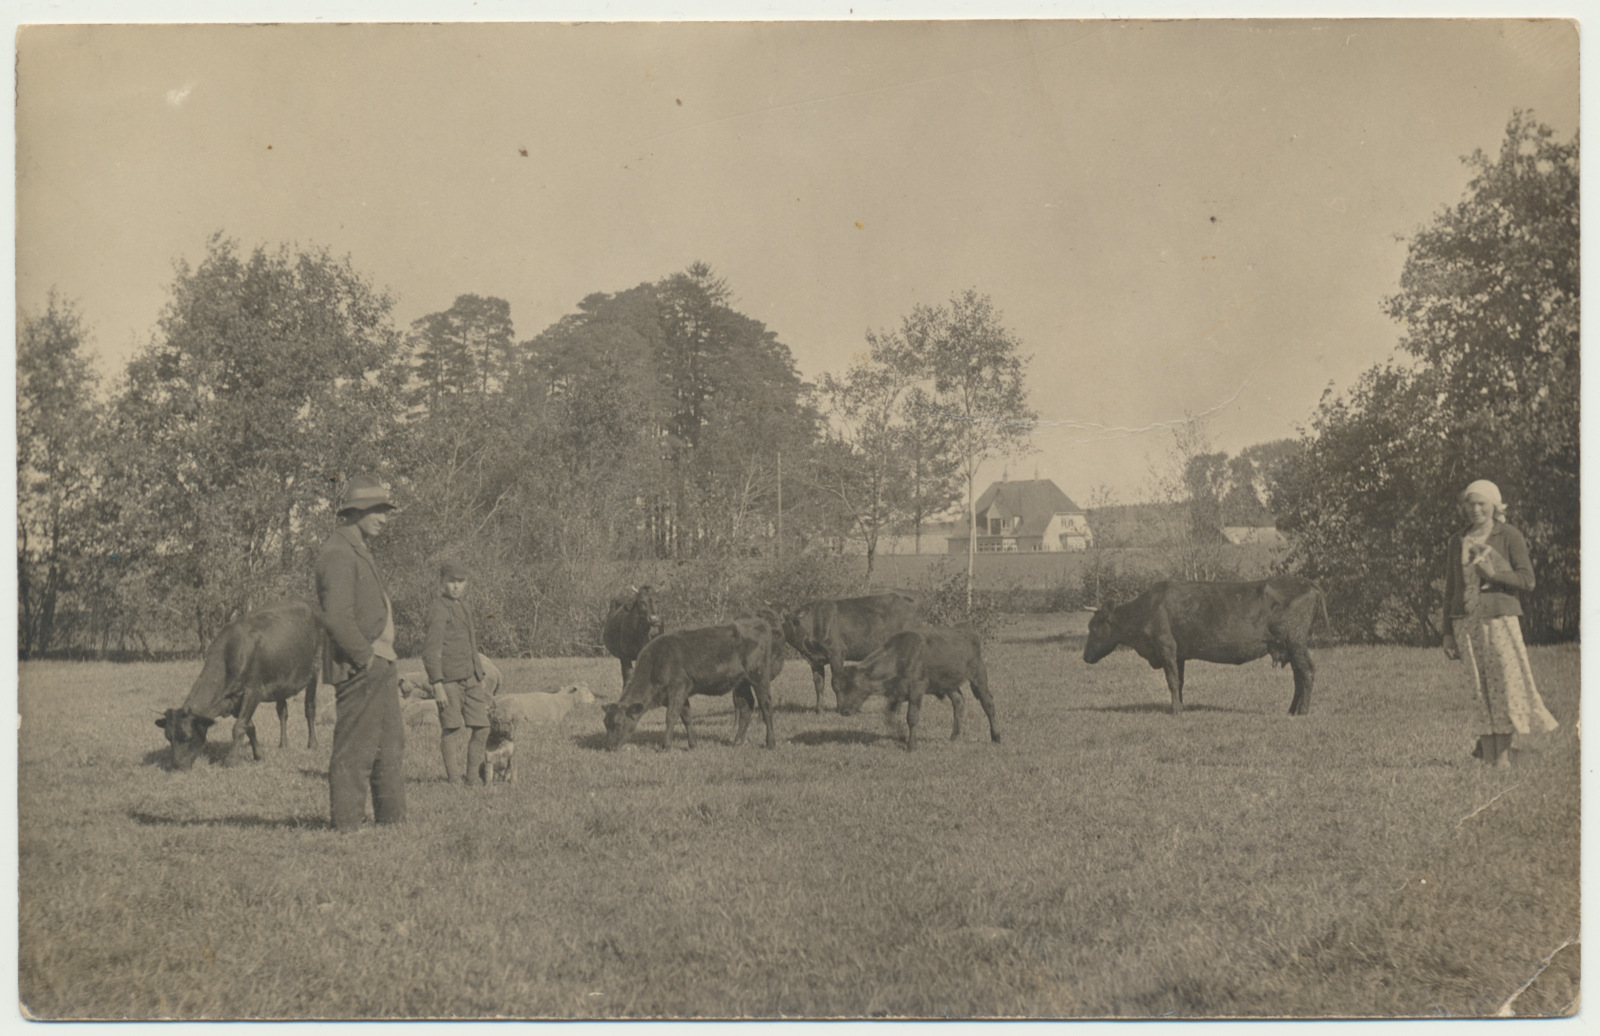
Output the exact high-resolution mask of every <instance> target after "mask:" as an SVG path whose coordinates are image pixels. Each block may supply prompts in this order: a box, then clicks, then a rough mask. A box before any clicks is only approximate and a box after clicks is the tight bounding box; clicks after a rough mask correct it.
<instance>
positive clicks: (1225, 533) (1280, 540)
mask: <svg viewBox="0 0 1600 1036" xmlns="http://www.w3.org/2000/svg"><path fill="white" fill-rule="evenodd" d="M1222 538H1223V539H1225V540H1227V541H1228V542H1229V543H1231V544H1233V545H1234V546H1236V547H1241V546H1245V545H1247V544H1259V545H1262V546H1266V547H1283V546H1287V545H1288V543H1289V539H1288V537H1286V536H1284V534H1283V533H1281V532H1279V531H1278V530H1277V529H1275V528H1273V527H1272V526H1270V525H1224V526H1223V527H1222Z"/></svg>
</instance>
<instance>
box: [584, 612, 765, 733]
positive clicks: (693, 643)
mask: <svg viewBox="0 0 1600 1036" xmlns="http://www.w3.org/2000/svg"><path fill="white" fill-rule="evenodd" d="M782 667H783V633H782V631H781V629H780V628H779V622H778V617H777V615H775V614H773V613H772V612H764V613H762V614H758V615H753V616H743V617H741V618H738V619H735V620H734V621H733V624H732V625H729V626H706V627H702V628H700V629H688V630H674V631H673V632H671V633H663V634H662V635H661V636H659V637H656V638H655V639H654V640H652V641H650V643H648V644H646V645H645V647H644V650H643V651H641V652H640V653H639V660H638V665H636V666H635V667H634V670H633V675H632V676H631V677H629V679H628V683H627V686H626V687H624V688H623V690H622V698H621V700H619V701H617V702H615V703H614V704H610V705H607V706H606V707H605V718H606V740H605V744H606V747H607V748H609V749H614V748H617V747H618V746H620V745H621V744H622V743H623V742H624V741H626V740H627V738H628V735H629V734H631V733H633V728H634V727H635V726H636V725H637V724H638V722H639V717H640V716H641V715H643V714H644V713H645V712H646V711H648V710H650V709H653V708H657V707H658V706H662V705H665V706H666V708H667V733H666V739H665V741H664V743H663V746H662V747H663V748H671V747H672V725H673V722H674V720H676V719H682V720H683V732H684V735H685V736H686V737H687V738H688V739H689V747H690V748H693V747H694V726H693V725H692V724H691V722H690V720H689V698H690V696H691V695H695V694H710V695H721V694H729V693H731V694H732V695H733V709H734V715H735V718H736V721H737V727H736V729H735V731H734V736H733V743H734V744H736V745H737V744H742V743H743V741H744V735H745V730H746V729H747V728H748V727H749V726H750V713H751V710H752V707H755V706H759V707H760V709H761V719H762V721H763V722H764V723H766V725H767V747H768V748H773V747H776V745H777V736H776V734H775V732H774V730H773V725H772V695H771V693H770V690H769V688H770V686H771V683H772V679H773V677H775V676H776V675H777V674H778V672H779V670H780V669H782Z"/></svg>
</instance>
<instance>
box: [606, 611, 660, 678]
mask: <svg viewBox="0 0 1600 1036" xmlns="http://www.w3.org/2000/svg"><path fill="white" fill-rule="evenodd" d="M661 631H662V625H661V616H659V615H657V614H656V596H655V591H654V590H652V589H651V588H650V587H648V586H640V587H634V588H633V596H632V597H629V596H627V595H625V594H624V595H622V596H620V597H613V598H612V599H611V608H610V610H609V611H608V612H607V613H606V624H605V629H604V630H603V631H602V633H601V639H602V640H604V641H605V645H606V650H607V651H609V652H611V653H612V654H613V655H615V656H617V658H619V659H620V660H621V661H622V684H623V686H624V687H626V686H627V684H628V674H629V673H631V672H632V671H633V663H634V660H635V659H637V658H638V657H639V652H641V651H643V650H644V646H645V645H646V644H648V643H650V638H651V637H655V636H659V635H660V634H661Z"/></svg>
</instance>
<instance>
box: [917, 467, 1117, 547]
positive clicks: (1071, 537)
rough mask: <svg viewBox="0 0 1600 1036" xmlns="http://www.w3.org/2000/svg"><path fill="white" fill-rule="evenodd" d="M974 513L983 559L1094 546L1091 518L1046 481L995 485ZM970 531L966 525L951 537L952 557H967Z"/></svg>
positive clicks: (982, 498)
mask: <svg viewBox="0 0 1600 1036" xmlns="http://www.w3.org/2000/svg"><path fill="white" fill-rule="evenodd" d="M973 510H974V511H975V512H976V513H977V516H978V551H979V553H983V554H1022V553H1030V552H1033V551H1058V550H1087V549H1088V548H1089V547H1091V546H1093V545H1094V533H1093V532H1092V531H1090V529H1089V516H1088V515H1087V514H1086V513H1085V512H1084V510H1083V508H1081V507H1079V506H1078V505H1077V504H1075V503H1073V502H1072V499H1071V498H1070V497H1068V496H1067V494H1065V493H1063V492H1062V491H1061V490H1060V489H1058V488H1056V484H1055V483H1054V482H1052V481H1050V480H1049V479H1047V478H1044V479H1031V480H1029V481H1026V482H995V483H992V484H991V485H990V486H989V488H988V489H986V490H984V492H983V495H982V496H980V497H979V498H978V502H977V503H976V504H975V505H974V507H973ZM969 531H970V530H969V527H968V525H967V523H966V522H962V523H961V524H960V526H959V527H958V528H957V529H956V531H955V535H952V536H950V537H949V544H950V553H952V554H965V553H966V552H967V541H968V536H969Z"/></svg>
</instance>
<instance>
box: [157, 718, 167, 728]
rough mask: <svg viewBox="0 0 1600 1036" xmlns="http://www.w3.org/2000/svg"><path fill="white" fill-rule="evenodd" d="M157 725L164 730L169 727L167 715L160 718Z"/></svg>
mask: <svg viewBox="0 0 1600 1036" xmlns="http://www.w3.org/2000/svg"><path fill="white" fill-rule="evenodd" d="M156 726H158V727H160V728H161V729H162V730H165V729H167V717H165V716H162V717H161V718H160V719H158V720H156Z"/></svg>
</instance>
